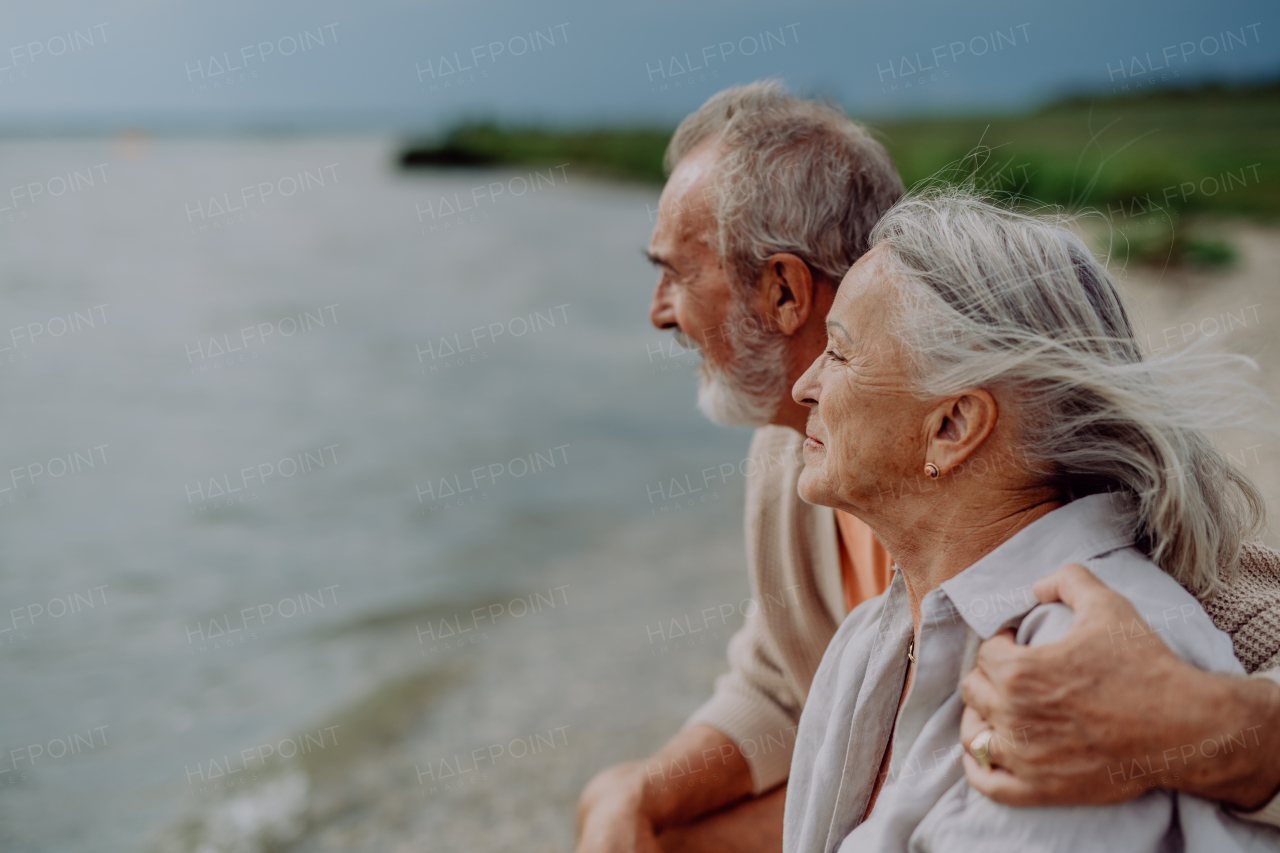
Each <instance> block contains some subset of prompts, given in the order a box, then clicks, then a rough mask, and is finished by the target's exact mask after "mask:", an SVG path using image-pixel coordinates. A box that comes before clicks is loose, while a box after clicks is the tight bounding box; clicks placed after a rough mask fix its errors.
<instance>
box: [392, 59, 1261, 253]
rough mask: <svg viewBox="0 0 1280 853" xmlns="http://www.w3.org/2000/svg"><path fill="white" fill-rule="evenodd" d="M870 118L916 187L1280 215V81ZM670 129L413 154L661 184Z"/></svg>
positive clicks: (417, 161)
mask: <svg viewBox="0 0 1280 853" xmlns="http://www.w3.org/2000/svg"><path fill="white" fill-rule="evenodd" d="M868 124H869V125H871V127H873V128H874V130H875V132H876V133H877V135H878V136H879V137H880V138H881V139H882V140H883V141H884V143H885V145H886V146H887V147H888V149H889V151H890V153H892V154H893V157H894V161H895V162H896V163H897V164H898V168H899V170H900V172H901V173H902V177H903V180H904V181H905V182H906V183H907V185H908V186H910V185H911V184H913V183H915V182H916V181H919V180H922V179H925V178H929V177H930V176H934V175H937V174H939V173H942V174H945V175H947V176H949V177H953V178H954V177H956V176H957V175H969V174H972V175H974V177H975V178H976V180H977V182H978V184H979V186H982V187H985V188H986V189H988V190H991V191H994V192H1008V193H1013V194H1018V195H1021V196H1025V197H1027V198H1029V199H1032V200H1035V201H1039V202H1047V203H1050V204H1056V205H1062V206H1064V207H1067V208H1070V209H1073V210H1074V209H1082V208H1087V207H1093V208H1096V209H1098V210H1099V211H1101V212H1103V213H1104V214H1106V215H1107V216H1108V217H1109V218H1110V219H1112V220H1113V221H1115V222H1117V223H1118V224H1119V223H1121V222H1122V221H1127V220H1132V219H1139V218H1142V217H1146V216H1148V215H1150V213H1151V211H1152V210H1155V211H1156V215H1163V214H1164V213H1166V212H1167V213H1175V214H1179V215H1181V214H1183V213H1190V214H1195V213H1199V212H1204V213H1214V214H1243V215H1247V216H1253V217H1274V216H1276V215H1277V214H1280V162H1277V160H1278V159H1280V158H1278V157H1277V154H1278V152H1280V83H1276V84H1268V85H1265V86H1255V87H1250V88H1236V89H1224V88H1221V87H1217V86H1207V87H1202V88H1199V89H1194V90H1180V91H1159V92H1150V93H1146V94H1142V95H1135V96H1118V97H1116V96H1110V97H1105V98H1071V99H1067V100H1063V101H1059V102H1057V103H1054V104H1052V105H1050V106H1048V107H1046V108H1044V109H1041V110H1038V111H1036V112H1033V113H1029V114H1026V115H1017V116H994V117H989V118H986V117H980V116H978V117H959V118H930V119H918V120H909V121H885V122H878V121H869V122H868ZM669 136H670V129H634V130H597V131H589V132H556V131H550V130H537V129H518V128H500V127H498V126H496V125H492V124H468V125H463V126H460V127H457V128H455V129H453V130H452V131H450V132H449V133H448V134H446V135H445V137H444V138H443V139H442V140H438V141H436V142H434V143H431V144H425V145H417V146H413V147H411V148H410V149H408V150H406V152H405V154H404V155H403V157H402V163H403V164H404V165H406V166H423V165H426V166H449V165H454V166H457V165H493V164H520V165H530V164H531V165H557V164H560V163H570V164H572V165H573V166H574V167H576V168H577V169H580V170H582V171H591V172H595V173H597V174H602V175H607V176H611V177H615V178H621V179H626V180H638V181H644V182H653V183H658V182H661V181H662V179H663V174H662V152H663V150H664V149H665V147H666V142H667V139H668V138H669ZM975 152H976V153H975ZM1166 248H1167V247H1166ZM1185 248H1186V250H1187V251H1188V252H1190V253H1191V254H1192V255H1194V254H1195V252H1196V251H1199V250H1192V249H1191V248H1190V247H1189V246H1188V247H1185ZM1206 251H1207V250H1206ZM1209 254H1210V255H1212V254H1213V252H1209Z"/></svg>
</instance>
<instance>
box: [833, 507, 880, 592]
mask: <svg viewBox="0 0 1280 853" xmlns="http://www.w3.org/2000/svg"><path fill="white" fill-rule="evenodd" d="M836 539H837V540H839V543H840V579H841V581H842V584H843V586H844V608H845V612H852V610H853V608H855V607H857V606H858V605H859V604H861V603H862V602H864V601H866V600H867V599H868V598H875V597H876V596H877V595H879V594H880V593H882V592H884V591H885V590H886V589H888V588H889V582H890V581H891V580H893V558H891V557H890V556H889V552H888V551H886V550H885V549H884V546H883V545H881V544H880V541H879V540H878V539H876V535H875V534H874V533H872V532H871V528H870V527H867V525H866V523H865V522H863V521H862V520H861V519H859V518H857V517H856V516H852V515H849V514H848V513H847V512H841V511H840V510H836Z"/></svg>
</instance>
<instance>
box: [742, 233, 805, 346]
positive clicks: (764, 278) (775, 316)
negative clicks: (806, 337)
mask: <svg viewBox="0 0 1280 853" xmlns="http://www.w3.org/2000/svg"><path fill="white" fill-rule="evenodd" d="M814 285H815V282H814V278H813V273H812V272H811V271H810V269H809V265H808V264H806V263H805V262H804V261H802V260H800V258H799V257H797V256H796V255H792V254H790V253H788V252H780V253H779V254H776V255H770V256H769V259H768V260H767V261H765V262H764V267H763V268H762V269H761V272H760V278H759V279H758V280H757V281H756V289H755V297H754V298H753V299H752V307H753V308H755V310H756V312H757V313H759V314H762V315H763V316H765V317H768V318H769V320H770V321H771V322H772V323H773V325H774V326H775V327H776V328H777V329H778V331H780V332H782V333H783V334H784V335H791V334H795V332H796V331H797V330H798V329H800V328H801V327H802V326H804V324H805V323H806V322H807V321H808V319H809V313H810V312H811V311H812V310H813V297H814V292H813V290H814Z"/></svg>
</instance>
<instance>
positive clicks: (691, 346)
mask: <svg viewBox="0 0 1280 853" xmlns="http://www.w3.org/2000/svg"><path fill="white" fill-rule="evenodd" d="M671 336H672V337H673V338H675V340H676V343H677V344H679V345H680V347H681V348H682V349H687V350H693V351H694V352H696V353H697V354H698V355H702V347H700V346H698V344H697V342H696V341H694V339H693V338H691V337H689V336H688V335H686V334H685V333H684V332H682V331H680V330H679V329H676V330H674V331H673V332H672V333H671Z"/></svg>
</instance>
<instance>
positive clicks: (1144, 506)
mask: <svg viewBox="0 0 1280 853" xmlns="http://www.w3.org/2000/svg"><path fill="white" fill-rule="evenodd" d="M1066 224H1067V223H1066V221H1064V220H1056V221H1055V220H1054V219H1053V218H1051V217H1039V216H1032V215H1027V214H1023V213H1017V212H1013V211H1010V210H1007V209H1004V208H1002V207H997V206H995V205H992V204H989V203H987V202H986V201H984V200H983V199H980V198H978V197H976V196H974V195H973V194H971V193H970V192H968V191H966V190H961V189H956V188H937V187H935V188H933V189H929V190H925V191H922V192H919V193H912V194H911V195H909V196H908V197H906V198H904V199H903V200H901V201H900V202H898V203H897V204H896V205H895V206H894V207H893V209H892V210H890V211H889V212H888V214H886V215H885V217H884V218H883V219H881V220H880V222H879V223H878V224H877V225H876V227H875V229H874V231H873V232H872V235H871V242H872V245H873V246H885V247H886V248H887V249H888V257H887V259H886V260H887V263H888V267H887V269H888V271H889V274H890V275H892V276H895V279H896V280H897V281H898V282H901V283H902V287H901V291H902V293H903V295H904V299H903V302H902V303H901V306H900V311H899V316H898V318H897V323H896V329H895V331H896V333H897V336H898V337H899V339H900V340H902V342H903V343H904V344H905V345H906V349H907V352H908V353H910V354H911V357H912V358H913V359H914V363H913V368H914V371H915V378H916V381H917V391H918V393H920V394H921V396H922V397H923V398H924V399H935V398H946V397H951V396H955V395H957V394H959V393H961V392H962V391H963V390H964V389H967V388H988V389H990V390H993V391H994V390H995V389H997V388H999V389H1003V390H1004V392H1005V394H1006V396H1005V400H1004V401H1005V402H1006V403H1011V405H1012V407H1013V411H1012V412H1011V414H1013V415H1014V416H1015V417H1016V419H1017V423H1019V424H1020V426H1021V431H1022V435H1021V441H1022V447H1021V448H1019V449H1018V450H1019V452H1020V453H1023V452H1024V453H1025V454H1026V457H1025V458H1026V461H1027V463H1028V466H1029V468H1030V469H1031V470H1032V471H1033V472H1035V473H1036V474H1038V476H1039V477H1041V478H1043V482H1044V484H1045V485H1050V486H1053V487H1055V488H1057V489H1058V490H1059V491H1061V493H1062V494H1063V495H1064V496H1066V498H1067V499H1068V500H1070V499H1073V498H1076V497H1080V496H1082V495H1085V494H1090V493H1094V492H1099V491H1108V490H1109V491H1113V492H1118V493H1121V494H1125V495H1128V496H1130V497H1131V498H1132V507H1133V514H1132V516H1131V518H1130V519H1129V520H1130V522H1131V523H1132V529H1133V530H1134V533H1135V536H1136V537H1137V543H1138V546H1139V547H1140V548H1141V549H1142V550H1144V551H1145V552H1146V553H1147V554H1148V555H1149V556H1150V557H1151V559H1152V560H1153V561H1154V562H1155V563H1156V564H1158V565H1159V566H1160V567H1161V568H1162V569H1164V570H1165V571H1166V572H1167V573H1168V574H1170V575H1171V576H1173V577H1174V578H1175V579H1176V580H1177V581H1178V582H1179V583H1181V584H1182V585H1183V586H1185V587H1187V588H1188V589H1189V590H1191V591H1192V592H1194V593H1196V594H1198V595H1202V596H1203V595H1205V594H1208V593H1211V592H1214V591H1216V590H1217V589H1218V588H1219V587H1220V583H1221V581H1223V580H1225V579H1226V578H1228V577H1229V576H1230V573H1231V572H1232V571H1234V568H1235V566H1236V565H1237V563H1238V559H1239V554H1240V547H1241V544H1242V543H1243V542H1244V541H1245V540H1246V539H1247V538H1250V537H1252V536H1253V535H1256V533H1257V532H1258V530H1259V529H1260V527H1261V526H1262V523H1263V521H1264V519H1265V514H1266V505H1265V503H1264V501H1263V498H1262V495H1261V494H1260V493H1259V491H1258V489H1257V487H1255V486H1254V485H1253V483H1252V482H1250V481H1249V479H1248V478H1247V477H1245V476H1244V475H1243V474H1242V473H1240V471H1238V470H1237V469H1236V467H1235V466H1234V465H1232V464H1231V462H1230V461H1229V460H1228V459H1227V458H1226V457H1225V456H1224V455H1223V454H1222V453H1221V452H1220V451H1219V450H1218V449H1217V448H1215V447H1214V446H1213V444H1212V443H1211V442H1210V441H1209V439H1208V437H1207V436H1206V435H1205V433H1204V432H1203V431H1204V430H1215V429H1222V428H1227V427H1234V426H1240V425H1243V424H1245V423H1246V422H1247V421H1248V417H1247V414H1248V413H1249V412H1250V411H1252V410H1254V409H1255V408H1256V403H1257V402H1258V401H1259V400H1260V399H1261V394H1260V392H1258V391H1257V390H1256V389H1255V388H1253V386H1251V385H1249V384H1248V383H1247V382H1245V381H1243V380H1242V379H1233V380H1229V379H1228V378H1227V377H1224V376H1223V373H1222V368H1224V367H1227V366H1231V365H1236V366H1239V365H1242V364H1248V365H1251V364H1252V362H1250V361H1249V360H1248V359H1245V358H1243V357H1241V356H1232V355H1225V354H1211V353H1196V352H1187V351H1183V352H1181V353H1175V354H1172V355H1168V356H1165V357H1160V358H1144V356H1143V354H1142V351H1141V349H1140V347H1139V345H1138V341H1137V339H1136V338H1135V336H1134V332H1133V329H1132V327H1131V325H1130V322H1129V317H1128V314H1127V313H1126V310H1125V307H1124V304H1123V301H1122V299H1121V297H1120V294H1119V292H1118V291H1117V289H1116V287H1115V284H1114V282H1113V281H1112V279H1111V276H1110V275H1109V274H1108V272H1107V269H1106V267H1105V266H1104V265H1103V264H1101V263H1100V262H1098V260H1097V259H1095V258H1094V256H1093V254H1092V253H1091V252H1090V251H1089V249H1088V247H1087V246H1086V245H1085V244H1084V242H1083V241H1082V240H1081V239H1080V238H1079V237H1078V236H1076V235H1075V234H1074V233H1072V232H1071V231H1070V230H1068V228H1067V227H1065V226H1066ZM1220 568H1221V569H1223V570H1225V573H1224V574H1222V575H1221V576H1220Z"/></svg>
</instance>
